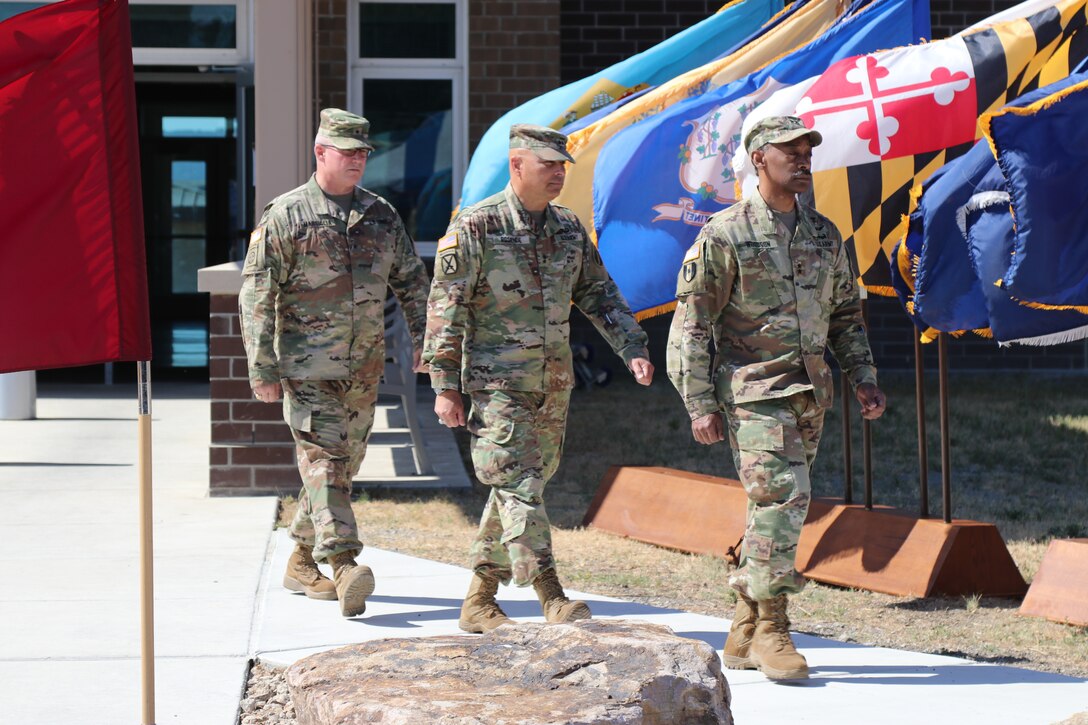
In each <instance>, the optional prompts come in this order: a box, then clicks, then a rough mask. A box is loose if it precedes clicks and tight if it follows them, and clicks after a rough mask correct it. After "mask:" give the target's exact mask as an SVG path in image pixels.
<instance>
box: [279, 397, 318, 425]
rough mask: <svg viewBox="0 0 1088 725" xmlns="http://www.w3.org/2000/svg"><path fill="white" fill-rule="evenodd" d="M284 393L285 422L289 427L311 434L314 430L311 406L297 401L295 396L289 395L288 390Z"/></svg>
mask: <svg viewBox="0 0 1088 725" xmlns="http://www.w3.org/2000/svg"><path fill="white" fill-rule="evenodd" d="M283 392H284V396H283V419H284V421H286V422H287V425H289V426H291V427H292V428H293V429H294V430H298V431H302V432H303V433H310V432H311V431H312V430H313V411H312V410H311V409H310V406H308V405H304V404H302V403H300V402H298V401H297V400H295V398H294V396H293V395H291V394H289V393H288V392H287V390H284V391H283Z"/></svg>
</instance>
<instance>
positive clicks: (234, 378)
mask: <svg viewBox="0 0 1088 725" xmlns="http://www.w3.org/2000/svg"><path fill="white" fill-rule="evenodd" d="M209 353H210V363H209V370H208V373H209V377H210V378H211V380H210V383H211V386H210V387H211V425H212V431H211V448H210V449H209V464H210V466H211V470H210V475H209V481H210V492H211V494H212V495H213V496H217V495H218V496H222V495H237V494H247V495H252V494H257V493H297V492H298V489H299V485H300V481H299V477H298V468H297V467H296V464H295V447H294V442H293V441H292V438H291V430H290V428H288V427H287V424H286V423H284V421H283V408H282V407H281V406H280V405H278V404H269V403H260V402H258V401H256V400H254V398H253V392H252V391H251V390H250V387H249V373H248V371H247V369H246V353H245V350H244V348H243V347H242V337H241V330H240V328H239V326H238V295H237V293H235V294H212V295H211V318H210V329H209Z"/></svg>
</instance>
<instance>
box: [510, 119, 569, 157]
mask: <svg viewBox="0 0 1088 725" xmlns="http://www.w3.org/2000/svg"><path fill="white" fill-rule="evenodd" d="M510 148H512V149H529V150H530V151H532V152H533V153H534V154H536V155H537V156H539V157H540V158H542V159H544V160H545V161H570V162H571V163H574V157H573V156H571V155H570V154H569V153H567V137H566V136H564V135H563V134H561V133H559V132H558V131H556V130H555V129H554V128H548V127H547V126H537V125H534V124H531V123H515V124H514V125H513V126H511V127H510Z"/></svg>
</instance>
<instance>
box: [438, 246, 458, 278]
mask: <svg viewBox="0 0 1088 725" xmlns="http://www.w3.org/2000/svg"><path fill="white" fill-rule="evenodd" d="M439 262H440V263H441V265H442V274H443V275H444V276H448V275H453V274H457V270H458V268H459V263H458V261H457V255H456V254H455V253H454V252H448V253H446V254H443V255H442V256H441V257H440V258H439Z"/></svg>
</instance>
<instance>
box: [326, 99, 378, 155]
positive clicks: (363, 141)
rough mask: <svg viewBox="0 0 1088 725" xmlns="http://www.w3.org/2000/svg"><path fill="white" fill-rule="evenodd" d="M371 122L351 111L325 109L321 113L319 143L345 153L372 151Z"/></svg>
mask: <svg viewBox="0 0 1088 725" xmlns="http://www.w3.org/2000/svg"><path fill="white" fill-rule="evenodd" d="M369 133H370V121H368V120H366V119H365V118H363V117H362V116H358V115H356V114H354V113H351V112H350V111H342V110H340V109H339V108H325V109H322V111H321V125H320V126H319V127H318V129H317V140H318V143H321V144H324V145H326V146H335V147H336V148H338V149H344V150H345V151H348V150H351V149H370V150H371V151H373V150H374V147H373V146H371V145H370V139H369V135H368V134H369Z"/></svg>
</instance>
